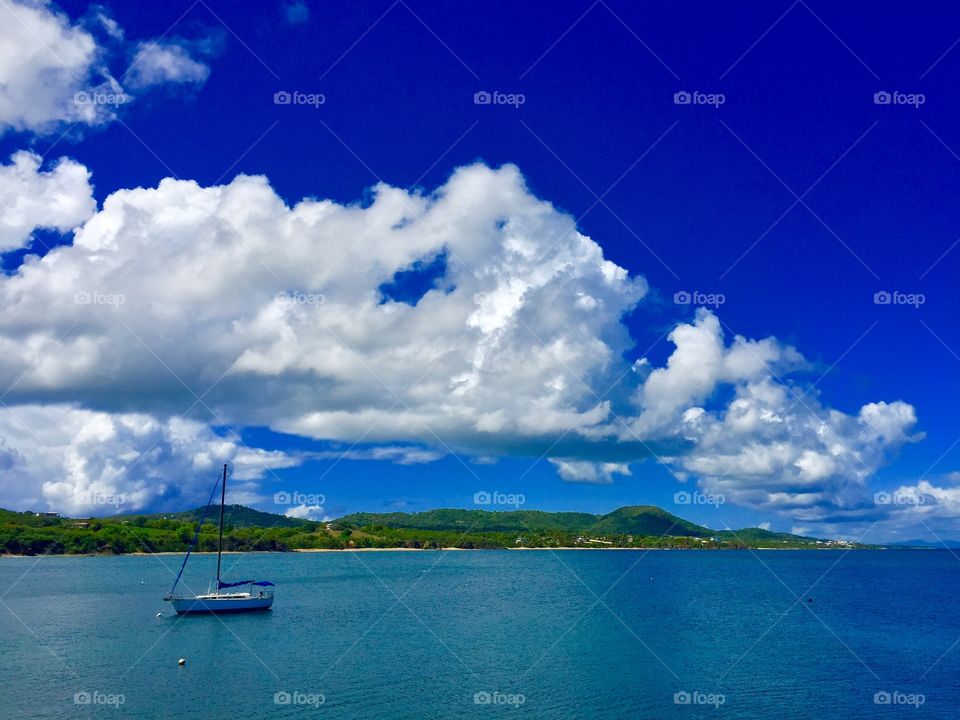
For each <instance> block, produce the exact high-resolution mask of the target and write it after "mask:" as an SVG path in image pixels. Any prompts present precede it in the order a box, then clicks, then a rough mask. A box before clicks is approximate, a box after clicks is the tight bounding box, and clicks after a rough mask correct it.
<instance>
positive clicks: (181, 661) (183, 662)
mask: <svg viewBox="0 0 960 720" xmlns="http://www.w3.org/2000/svg"><path fill="white" fill-rule="evenodd" d="M186 664H187V661H186V660H184V659H183V658H180V659H179V660H177V665H180V666H183V665H186Z"/></svg>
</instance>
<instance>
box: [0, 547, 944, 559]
mask: <svg viewBox="0 0 960 720" xmlns="http://www.w3.org/2000/svg"><path fill="white" fill-rule="evenodd" d="M891 549H893V550H939V549H940V548H887V547H875V548H844V547H817V548H785V547H755V548H692V547H691V548H682V547H678V548H664V547H649V548H644V547H636V548H633V547H569V546H564V547H506V548H460V547H443V548H405V547H398V548H293V549H291V550H224V551H223V554H224V555H287V554H290V553H345V552H400V553H406V552H445V551H451V550H453V551H457V552H490V551H493V552H514V551H527V552H538V551H539V552H545V551H551V550H553V551H556V550H577V551H586V552H590V551H594V552H596V551H600V552H609V551H621V552H623V551H626V552H630V551H632V552H651V551H656V552H689V551H703V552H731V551H741V552H742V551H744V550H749V551H752V550H770V551H781V552H789V551H794V552H810V551H811V550H812V551H830V550H891ZM216 554H217V553H216V551H208V550H204V551H202V552H197V551H195V552H193V553H191V555H216ZM183 555H184V553H183V552H182V551H181V552H170V551H163V552H155V553H149V552H139V551H138V552H131V553H116V554H114V553H58V554H42V553H41V554H39V555H14V554H9V553H2V554H0V560H3V559H9V558H35V559H38V558H44V557H51V558H66V557H74V558H100V557H150V556H177V557H181V556H183Z"/></svg>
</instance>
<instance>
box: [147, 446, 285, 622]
mask: <svg viewBox="0 0 960 720" xmlns="http://www.w3.org/2000/svg"><path fill="white" fill-rule="evenodd" d="M217 485H219V486H220V540H219V542H218V545H217V586H216V589H213V588H211V587H208V588H207V592H206V593H205V594H203V595H196V596H194V597H186V596H184V595H181V594H180V593H178V592H177V591H176V590H177V583H179V582H180V576H181V575H183V570H184V568H185V567H186V566H187V560H189V559H190V553H191V552H193V548H194V547H195V546H196V544H197V540H198V538H199V537H200V528H202V527H203V521H204V520H205V519H206V517H207V511H208V510H209V509H210V502H211V501H212V500H213V496H214V493H216V492H217ZM226 501H227V465H226V464H224V466H223V471H222V472H221V474H220V475H219V476H217V482H216V483H215V484H214V486H213V490H212V491H211V492H210V498H209V500H207V504H206V507H204V508H203V514H202V515H201V516H200V523H199V524H198V525H197V531H196V532H195V533H194V535H193V541H192V542H191V543H190V547H189V548H187V554H186V555H185V556H184V558H183V564H182V565H180V572H178V573H177V577H176V579H175V580H174V581H173V587H171V588H170V592H168V593H167V594H166V595H165V596H164V598H163V599H164V600H165V601H167V602H169V603H170V604H171V605H173V609H174V610H176V611H177V614H179V615H182V614H184V613H228V612H252V611H255V610H269V609H270V607H271V606H272V605H273V593H274V584H273V583H272V582H269V581H268V580H240V581H239V582H224V581H223V580H222V579H221V577H220V565H221V558H222V556H223V508H224V506H225V504H226ZM242 587H246V590H230V588H242ZM224 590H227V592H223V591H224Z"/></svg>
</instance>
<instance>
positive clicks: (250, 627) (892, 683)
mask: <svg viewBox="0 0 960 720" xmlns="http://www.w3.org/2000/svg"><path fill="white" fill-rule="evenodd" d="M215 562H216V559H215V557H211V556H200V557H196V558H195V559H192V560H191V563H190V568H189V569H188V574H187V576H186V579H187V588H184V590H190V589H192V590H194V591H197V590H204V589H206V584H207V578H208V577H209V576H210V575H211V574H212V573H213V572H214V569H215ZM178 563H179V558H177V557H170V556H165V557H158V556H148V557H116V558H114V557H102V558H101V557H97V558H79V557H67V558H40V559H37V558H3V559H0V594H2V593H6V594H5V595H3V596H2V604H0V658H2V667H3V672H2V673H0V716H2V717H11V718H74V717H109V718H119V717H135V718H173V717H176V718H222V717H226V716H228V715H236V716H242V717H249V718H265V717H316V718H451V717H463V718H490V717H517V718H520V717H524V718H626V717H631V718H633V717H638V718H671V717H676V718H687V717H690V718H694V717H697V718H699V717H718V718H719V717H724V718H794V717H796V718H844V720H853V719H858V718H875V717H894V716H896V717H911V718H912V717H939V718H955V717H960V707H958V706H960V644H958V645H956V646H955V647H954V643H956V642H957V640H958V639H960V604H958V603H957V597H958V591H960V560H958V558H956V557H954V555H953V554H951V553H949V552H945V551H944V552H939V551H934V552H890V551H888V552H872V551H858V552H851V553H846V554H844V553H842V552H839V551H834V552H817V551H807V552H760V553H749V552H692V551H691V552H649V553H644V552H641V551H595V552H590V551H560V552H544V551H538V552H524V551H513V552H511V551H504V552H494V551H481V552H381V553H315V554H299V553H296V554H295V553H290V554H276V555H270V554H248V555H231V556H225V559H224V563H225V567H227V568H230V570H229V573H227V574H228V576H230V577H233V578H238V579H239V578H240V576H258V577H261V578H267V579H270V580H273V581H274V582H276V583H277V586H278V587H277V600H276V603H275V605H274V608H273V610H272V611H270V612H267V613H262V614H254V615H236V616H227V617H223V618H217V617H190V616H184V617H179V618H178V617H177V616H175V615H174V614H173V613H172V612H171V610H170V609H169V608H168V607H167V606H166V604H165V603H162V602H161V601H160V599H159V598H160V597H161V596H162V595H163V593H164V592H165V591H166V590H167V589H168V586H169V584H170V581H171V573H173V572H175V571H176V567H177V565H178ZM811 586H814V587H813V589H812V590H810V589H809V588H810V587H811ZM797 596H800V600H799V601H798V599H797ZM808 596H809V597H811V598H812V600H813V602H812V603H811V602H807V598H808ZM157 612H163V615H162V616H161V617H159V618H157V617H155V616H156V613H157ZM180 657H183V658H185V659H186V661H187V662H186V665H185V666H184V667H178V665H177V659H178V658H180ZM78 693H79V694H80V695H78ZM83 693H86V695H83ZM278 693H281V694H279V695H278ZM282 693H287V694H286V695H284V694H282ZM484 693H486V694H484ZM678 693H680V694H679V695H677V694H678ZM684 693H686V694H684ZM876 693H890V695H879V696H877V699H878V700H880V701H883V700H886V699H890V701H891V702H890V704H889V705H883V704H880V705H878V704H876V703H875V694H876ZM688 698H689V699H690V703H689V704H682V701H684V700H686V699H688ZM78 700H79V701H80V702H77V701H78ZM84 700H90V702H89V703H85V702H84ZM677 700H679V701H681V704H678V703H677V702H676V701H677ZM121 701H122V703H121ZM487 701H489V702H487ZM921 701H922V703H921Z"/></svg>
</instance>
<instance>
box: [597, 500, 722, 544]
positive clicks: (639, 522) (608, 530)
mask: <svg viewBox="0 0 960 720" xmlns="http://www.w3.org/2000/svg"><path fill="white" fill-rule="evenodd" d="M593 517H594V522H593V523H591V524H590V525H589V526H587V527H586V528H585V530H587V532H589V533H591V534H595V535H608V534H613V533H619V534H621V535H683V536H686V537H711V536H715V535H716V531H714V530H711V529H710V528H708V527H704V526H703V525H697V524H696V523H692V522H690V521H689V520H684V519H683V518H679V517H677V516H676V515H672V514H670V513H668V512H667V511H666V510H663V509H661V508H658V507H655V506H653V505H627V506H626V507H622V508H618V509H617V510H614V511H613V512H610V513H607V514H606V515H601V516H599V517H597V516H593Z"/></svg>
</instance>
